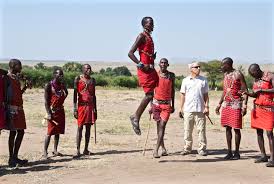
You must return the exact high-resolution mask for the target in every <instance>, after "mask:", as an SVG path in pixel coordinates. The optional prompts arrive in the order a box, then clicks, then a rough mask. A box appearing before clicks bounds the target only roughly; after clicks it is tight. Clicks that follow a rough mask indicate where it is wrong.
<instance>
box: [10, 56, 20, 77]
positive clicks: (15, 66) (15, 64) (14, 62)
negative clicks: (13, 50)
mask: <svg viewBox="0 0 274 184" xmlns="http://www.w3.org/2000/svg"><path fill="white" fill-rule="evenodd" d="M9 68H10V71H11V72H12V73H14V74H16V73H20V72H21V70H22V64H21V61H20V60H19V59H11V60H10V61H9Z"/></svg>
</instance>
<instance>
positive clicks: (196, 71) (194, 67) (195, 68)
mask: <svg viewBox="0 0 274 184" xmlns="http://www.w3.org/2000/svg"><path fill="white" fill-rule="evenodd" d="M188 67H189V69H190V72H191V74H192V75H194V76H198V75H200V71H201V66H200V64H199V63H198V62H193V63H191V64H188Z"/></svg>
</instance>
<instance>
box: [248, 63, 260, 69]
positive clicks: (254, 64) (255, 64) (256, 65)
mask: <svg viewBox="0 0 274 184" xmlns="http://www.w3.org/2000/svg"><path fill="white" fill-rule="evenodd" d="M253 68H256V69H257V68H259V69H260V66H259V65H258V64H257V63H252V64H251V65H250V66H249V67H248V71H251V69H253Z"/></svg>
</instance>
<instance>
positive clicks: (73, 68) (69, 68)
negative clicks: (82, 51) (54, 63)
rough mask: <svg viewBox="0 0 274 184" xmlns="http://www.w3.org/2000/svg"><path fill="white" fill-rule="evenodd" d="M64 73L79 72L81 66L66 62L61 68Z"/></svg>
mask: <svg viewBox="0 0 274 184" xmlns="http://www.w3.org/2000/svg"><path fill="white" fill-rule="evenodd" d="M63 70H64V72H81V71H82V65H81V64H80V63H76V62H68V63H66V64H64V66H63Z"/></svg>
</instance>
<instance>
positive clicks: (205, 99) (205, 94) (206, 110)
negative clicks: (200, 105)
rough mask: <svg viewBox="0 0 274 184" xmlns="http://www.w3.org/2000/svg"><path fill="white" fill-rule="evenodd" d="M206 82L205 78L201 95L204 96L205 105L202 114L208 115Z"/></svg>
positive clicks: (207, 88)
mask: <svg viewBox="0 0 274 184" xmlns="http://www.w3.org/2000/svg"><path fill="white" fill-rule="evenodd" d="M208 90H209V87H208V82H207V80H205V86H204V88H203V97H204V105H205V109H204V112H203V113H204V114H205V115H207V116H208V115H209V97H208Z"/></svg>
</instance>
